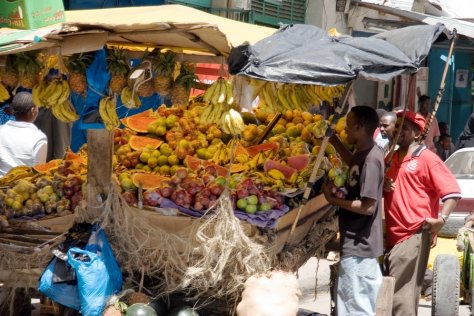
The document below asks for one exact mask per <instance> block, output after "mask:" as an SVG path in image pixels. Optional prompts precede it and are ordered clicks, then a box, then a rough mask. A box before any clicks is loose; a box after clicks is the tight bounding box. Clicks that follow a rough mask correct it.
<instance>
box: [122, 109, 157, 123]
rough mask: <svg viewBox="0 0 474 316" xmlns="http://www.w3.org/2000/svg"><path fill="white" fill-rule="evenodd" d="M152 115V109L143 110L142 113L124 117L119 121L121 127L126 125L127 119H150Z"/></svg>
mask: <svg viewBox="0 0 474 316" xmlns="http://www.w3.org/2000/svg"><path fill="white" fill-rule="evenodd" d="M154 114H155V112H153V110H152V109H148V110H145V111H143V112H140V113H137V114H133V115H130V116H127V117H124V118H123V119H120V122H122V124H123V125H126V124H125V121H126V120H127V119H128V118H131V117H151V116H154Z"/></svg>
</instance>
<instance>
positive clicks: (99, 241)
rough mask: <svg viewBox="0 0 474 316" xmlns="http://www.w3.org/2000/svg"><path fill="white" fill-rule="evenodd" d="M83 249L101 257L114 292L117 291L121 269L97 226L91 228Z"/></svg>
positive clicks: (120, 283) (103, 234) (120, 285)
mask: <svg viewBox="0 0 474 316" xmlns="http://www.w3.org/2000/svg"><path fill="white" fill-rule="evenodd" d="M85 250H87V251H91V252H93V253H96V254H98V255H99V256H100V257H101V258H102V260H103V261H104V263H105V266H106V267H107V272H108V274H109V276H110V277H111V279H112V285H113V289H114V293H117V292H119V291H120V290H121V289H122V271H121V270H120V267H119V265H118V263H117V260H115V255H114V252H113V250H112V248H111V247H110V245H109V242H108V241H107V237H106V236H105V232H104V231H103V230H102V229H101V228H100V227H99V226H97V225H96V226H95V227H94V228H93V232H92V234H91V236H90V238H89V241H88V242H87V246H86V248H85Z"/></svg>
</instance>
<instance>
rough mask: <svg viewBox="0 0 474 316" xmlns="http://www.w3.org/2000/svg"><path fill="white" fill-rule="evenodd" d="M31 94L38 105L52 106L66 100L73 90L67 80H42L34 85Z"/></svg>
mask: <svg viewBox="0 0 474 316" xmlns="http://www.w3.org/2000/svg"><path fill="white" fill-rule="evenodd" d="M31 94H32V97H33V102H34V104H35V105H36V106H37V107H42V106H44V107H46V108H51V107H53V106H54V105H56V104H60V103H64V102H66V100H68V99H69V95H70V94H71V90H70V88H69V83H68V82H67V80H52V81H50V82H45V81H41V82H40V83H38V84H37V85H35V86H34V87H33V90H32V92H31Z"/></svg>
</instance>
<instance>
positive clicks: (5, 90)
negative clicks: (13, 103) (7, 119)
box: [0, 82, 10, 103]
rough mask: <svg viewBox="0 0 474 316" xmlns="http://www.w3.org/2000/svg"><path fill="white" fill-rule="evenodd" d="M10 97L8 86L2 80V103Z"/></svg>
mask: <svg viewBox="0 0 474 316" xmlns="http://www.w3.org/2000/svg"><path fill="white" fill-rule="evenodd" d="M8 99H10V93H9V92H8V90H7V88H5V86H4V85H3V84H2V83H1V82H0V103H1V102H5V101H6V100H8Z"/></svg>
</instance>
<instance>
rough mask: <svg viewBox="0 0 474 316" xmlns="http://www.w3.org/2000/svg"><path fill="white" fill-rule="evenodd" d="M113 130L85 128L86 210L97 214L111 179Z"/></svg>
mask: <svg viewBox="0 0 474 316" xmlns="http://www.w3.org/2000/svg"><path fill="white" fill-rule="evenodd" d="M112 156H113V132H111V131H108V130H105V129H89V130H87V211H88V213H89V214H90V215H92V216H94V214H95V215H98V214H99V212H100V211H101V209H100V206H101V204H102V203H103V201H105V199H106V197H107V195H108V193H109V192H108V190H109V186H110V183H111V179H112Z"/></svg>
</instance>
